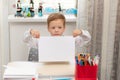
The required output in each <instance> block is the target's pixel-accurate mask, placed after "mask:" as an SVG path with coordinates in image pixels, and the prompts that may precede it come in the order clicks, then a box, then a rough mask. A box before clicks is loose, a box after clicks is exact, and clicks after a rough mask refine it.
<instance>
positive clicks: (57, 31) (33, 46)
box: [24, 13, 91, 61]
mask: <svg viewBox="0 0 120 80" xmlns="http://www.w3.org/2000/svg"><path fill="white" fill-rule="evenodd" d="M65 23H66V19H65V17H64V15H62V14H60V13H52V14H50V15H49V16H48V19H47V25H48V31H49V32H50V34H51V36H62V35H63V33H64V31H65ZM73 37H75V44H76V46H79V47H82V46H83V45H84V44H86V43H88V42H89V41H90V39H91V36H90V34H89V32H88V31H86V30H79V29H75V30H74V31H73ZM38 38H40V32H39V31H38V30H35V29H29V30H28V31H26V32H25V38H24V42H26V43H28V46H29V47H30V54H29V58H28V60H29V61H38V50H37V49H38V41H37V39H38ZM36 54H37V55H36Z"/></svg>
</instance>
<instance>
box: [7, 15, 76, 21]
mask: <svg viewBox="0 0 120 80" xmlns="http://www.w3.org/2000/svg"><path fill="white" fill-rule="evenodd" d="M47 17H48V15H44V16H42V17H39V16H38V15H35V16H34V17H26V18H24V17H15V16H14V15H9V16H8V22H46V21H47ZM65 17H66V22H76V16H75V15H65Z"/></svg>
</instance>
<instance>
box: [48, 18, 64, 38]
mask: <svg viewBox="0 0 120 80" xmlns="http://www.w3.org/2000/svg"><path fill="white" fill-rule="evenodd" d="M48 31H49V32H50V34H51V36H62V34H63V32H64V31H65V26H64V24H63V20H62V19H56V20H54V21H51V22H50V23H49V26H48Z"/></svg>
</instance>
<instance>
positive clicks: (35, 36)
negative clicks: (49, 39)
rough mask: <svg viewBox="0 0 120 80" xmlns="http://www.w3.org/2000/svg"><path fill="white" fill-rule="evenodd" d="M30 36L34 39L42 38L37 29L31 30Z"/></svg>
mask: <svg viewBox="0 0 120 80" xmlns="http://www.w3.org/2000/svg"><path fill="white" fill-rule="evenodd" d="M30 34H31V35H32V36H33V37H34V38H39V37H40V32H39V31H38V30H35V29H31V30H30Z"/></svg>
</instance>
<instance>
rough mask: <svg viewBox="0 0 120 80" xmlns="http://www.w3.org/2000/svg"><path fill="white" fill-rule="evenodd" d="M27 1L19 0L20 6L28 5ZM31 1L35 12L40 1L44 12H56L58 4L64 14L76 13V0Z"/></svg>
mask: <svg viewBox="0 0 120 80" xmlns="http://www.w3.org/2000/svg"><path fill="white" fill-rule="evenodd" d="M16 2H17V0H16ZM29 2H30V0H21V6H22V7H29ZM33 2H34V9H35V12H36V13H37V10H38V7H39V3H42V6H43V13H44V14H49V13H52V12H58V11H59V6H60V7H61V10H62V12H63V13H64V14H77V9H76V0H33ZM59 4H60V5H59Z"/></svg>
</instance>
